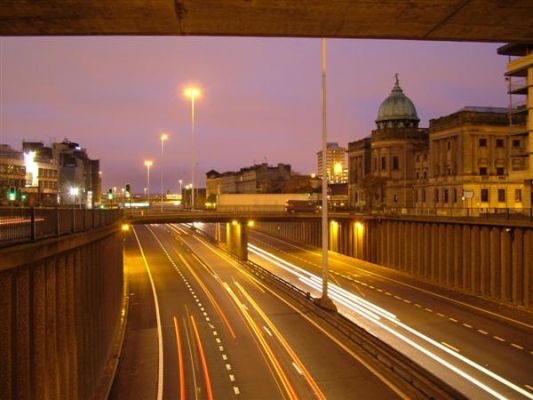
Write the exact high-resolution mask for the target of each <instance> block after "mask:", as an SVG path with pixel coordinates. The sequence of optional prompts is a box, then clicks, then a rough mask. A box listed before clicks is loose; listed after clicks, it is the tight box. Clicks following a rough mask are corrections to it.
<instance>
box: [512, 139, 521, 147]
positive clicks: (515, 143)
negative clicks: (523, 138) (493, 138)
mask: <svg viewBox="0 0 533 400" xmlns="http://www.w3.org/2000/svg"><path fill="white" fill-rule="evenodd" d="M513 147H520V139H514V140H513Z"/></svg>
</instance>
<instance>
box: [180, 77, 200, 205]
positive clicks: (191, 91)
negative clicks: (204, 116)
mask: <svg viewBox="0 0 533 400" xmlns="http://www.w3.org/2000/svg"><path fill="white" fill-rule="evenodd" d="M183 95H184V96H185V97H187V98H189V99H191V137H192V172H191V175H192V192H191V210H194V191H195V190H196V183H195V181H194V170H195V168H196V144H195V137H194V125H195V119H194V117H195V107H194V106H195V102H196V99H197V98H199V97H200V96H201V95H202V91H201V90H200V88H198V87H195V86H188V87H186V88H185V89H184V90H183Z"/></svg>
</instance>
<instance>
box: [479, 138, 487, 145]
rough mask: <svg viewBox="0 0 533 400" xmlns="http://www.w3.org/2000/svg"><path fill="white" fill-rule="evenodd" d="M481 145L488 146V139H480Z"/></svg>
mask: <svg viewBox="0 0 533 400" xmlns="http://www.w3.org/2000/svg"><path fill="white" fill-rule="evenodd" d="M479 147H487V139H479Z"/></svg>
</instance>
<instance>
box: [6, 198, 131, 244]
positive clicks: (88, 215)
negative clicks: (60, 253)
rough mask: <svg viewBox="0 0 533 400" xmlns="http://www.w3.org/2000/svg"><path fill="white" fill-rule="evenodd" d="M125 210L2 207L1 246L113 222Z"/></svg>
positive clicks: (79, 230) (84, 229) (93, 227)
mask: <svg viewBox="0 0 533 400" xmlns="http://www.w3.org/2000/svg"><path fill="white" fill-rule="evenodd" d="M121 217H122V210H119V209H113V210H101V209H93V210H86V209H77V208H15V207H11V208H8V207H0V246H6V245H9V244H13V243H19V242H26V241H35V240H38V239H44V238H49V237H54V236H61V235H66V234H71V233H76V232H84V231H88V230H91V229H95V228H99V227H103V226H106V225H111V224H113V223H115V222H117V221H118V220H119V219H120V218H121Z"/></svg>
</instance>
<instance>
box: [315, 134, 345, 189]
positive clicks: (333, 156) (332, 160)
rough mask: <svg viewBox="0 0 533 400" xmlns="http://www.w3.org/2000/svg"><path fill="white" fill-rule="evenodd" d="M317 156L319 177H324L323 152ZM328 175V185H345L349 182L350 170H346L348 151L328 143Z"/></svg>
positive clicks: (333, 143) (335, 144) (319, 152)
mask: <svg viewBox="0 0 533 400" xmlns="http://www.w3.org/2000/svg"><path fill="white" fill-rule="evenodd" d="M316 156H317V176H320V177H321V176H322V163H323V160H324V157H323V156H322V150H320V151H318V152H317V153H316ZM326 174H327V178H328V183H345V182H347V181H348V170H347V168H346V149H345V148H344V147H340V146H339V144H338V143H335V142H330V143H327V150H326Z"/></svg>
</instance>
